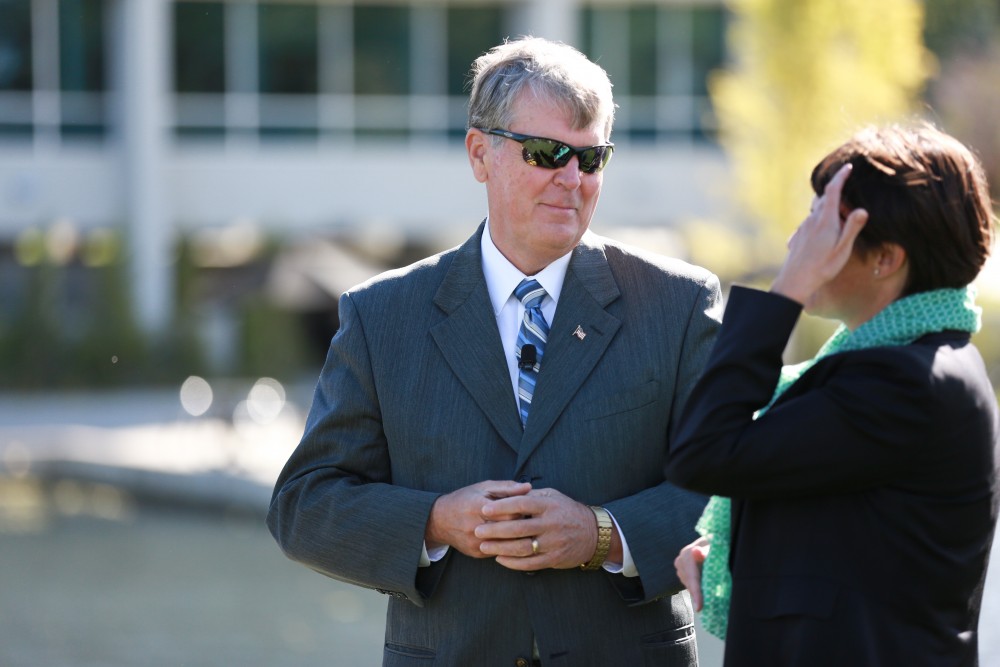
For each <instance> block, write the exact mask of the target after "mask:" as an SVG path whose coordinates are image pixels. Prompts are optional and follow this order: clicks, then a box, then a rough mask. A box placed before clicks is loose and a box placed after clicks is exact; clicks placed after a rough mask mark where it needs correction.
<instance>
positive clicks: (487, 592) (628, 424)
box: [268, 38, 721, 667]
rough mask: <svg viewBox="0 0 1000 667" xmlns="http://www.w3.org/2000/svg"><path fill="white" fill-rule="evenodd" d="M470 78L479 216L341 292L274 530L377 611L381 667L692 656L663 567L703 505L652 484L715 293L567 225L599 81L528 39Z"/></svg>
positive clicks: (605, 153) (713, 320)
mask: <svg viewBox="0 0 1000 667" xmlns="http://www.w3.org/2000/svg"><path fill="white" fill-rule="evenodd" d="M473 74H474V82H473V86H472V94H471V102H470V109H469V130H468V133H467V135H466V140H465V144H466V148H467V150H468V155H469V161H470V163H471V165H472V171H473V174H474V175H475V178H476V180H478V181H480V182H481V183H483V184H485V186H486V193H487V199H488V210H489V216H488V218H487V219H486V221H484V222H483V224H481V225H480V226H479V229H478V230H477V231H476V232H475V234H473V235H472V237H471V238H470V239H469V240H468V241H467V242H466V243H465V244H463V245H462V246H461V247H458V248H456V249H453V250H449V251H447V252H444V253H442V254H440V255H437V256H434V257H431V258H428V259H426V260H424V261H421V262H418V263H417V264H414V265H413V266H409V267H407V268H404V269H400V270H398V271H391V272H388V273H386V274H383V275H381V276H378V277H376V278H374V279H372V280H371V281H369V282H367V283H365V284H364V285H361V286H359V287H357V288H355V289H352V290H350V291H348V292H347V293H346V294H344V296H343V297H342V298H341V301H340V330H339V331H338V332H337V334H336V335H335V336H334V338H333V341H332V343H331V346H330V350H329V356H328V357H327V361H326V365H325V366H324V368H323V372H322V375H321V377H320V380H319V384H318V386H317V388H316V394H315V397H314V402H313V406H312V409H311V411H310V414H309V417H308V420H307V423H306V430H305V435H304V436H303V438H302V441H301V443H300V444H299V446H298V448H297V449H296V451H295V453H294V454H293V455H292V456H291V458H290V459H289V461H288V463H287V465H286V466H285V469H284V470H283V471H282V473H281V476H280V478H279V479H278V482H277V486H276V488H275V492H274V496H273V499H272V503H271V510H270V513H269V515H268V524H269V526H270V529H271V532H272V533H273V534H274V536H275V538H276V539H277V541H278V543H279V544H280V545H281V548H282V549H283V550H284V551H285V553H286V554H288V556H289V557H291V558H293V559H295V560H298V561H301V562H302V563H304V564H306V565H308V566H309V567H312V568H314V569H316V570H318V571H319V572H322V573H323V574H326V575H328V576H330V577H333V578H336V579H339V580H341V581H346V582H349V583H353V584H357V585H359V586H365V587H369V588H374V589H377V590H379V591H380V592H382V593H386V594H388V595H390V596H391V599H390V600H389V609H388V615H387V624H386V636H385V649H384V653H383V655H384V658H383V660H384V662H383V664H385V665H417V664H419V665H430V664H434V665H463V666H464V665H504V666H507V667H510V666H518V665H524V666H527V665H532V664H534V665H544V666H545V667H549V666H550V665H551V666H556V665H567V666H572V667H579V666H581V665H583V666H586V665H608V664H612V665H640V664H650V665H654V664H655V665H660V666H663V667H667V666H672V665H695V664H697V651H696V649H695V642H694V631H693V628H692V612H691V608H690V604H689V603H688V598H687V596H686V595H683V596H682V595H681V594H680V593H679V591H680V590H681V585H680V582H679V581H678V580H677V578H676V574H675V571H674V568H673V556H674V555H675V554H676V553H677V552H678V551H679V550H680V549H681V547H683V546H684V545H686V544H687V543H688V542H690V541H691V540H692V539H694V537H695V533H694V523H695V521H696V520H697V518H698V516H699V515H700V512H701V510H702V507H703V505H704V502H705V498H703V497H701V496H697V495H693V494H690V493H688V492H685V491H681V490H679V489H677V488H675V487H673V486H671V485H670V484H668V483H666V482H665V481H664V478H663V473H662V471H663V469H664V464H665V461H666V458H667V451H668V440H669V438H670V436H671V433H672V432H673V430H674V428H675V425H676V423H677V421H678V418H679V414H680V410H681V408H682V406H683V404H684V401H685V400H686V398H687V396H688V392H689V391H690V389H691V387H692V385H693V384H694V382H695V380H696V379H697V377H698V375H699V373H700V371H701V368H702V365H703V363H704V361H705V358H706V357H707V355H708V352H709V348H710V346H711V344H712V341H713V338H714V336H715V332H716V328H717V326H718V320H719V317H720V315H721V312H720V311H721V305H720V293H719V283H718V280H717V279H716V278H715V276H713V275H712V274H710V273H709V272H707V271H705V270H703V269H700V268H697V267H693V266H690V265H688V264H685V263H683V262H680V261H677V260H671V259H667V258H663V257H659V256H656V255H652V254H647V253H644V252H642V251H640V250H638V249H635V248H629V247H626V246H623V245H620V244H618V243H615V242H612V241H610V240H608V239H604V238H601V237H598V236H597V235H595V234H593V233H592V232H589V231H588V226H589V224H590V220H591V217H592V216H593V213H594V209H595V207H596V205H597V200H598V196H599V195H600V191H601V183H602V179H603V172H602V169H603V168H604V166H605V165H606V164H607V161H608V159H610V157H611V152H612V150H613V146H612V144H610V143H609V141H608V139H609V137H610V134H611V126H612V122H613V118H614V103H613V101H612V97H611V84H610V82H609V81H608V78H607V75H606V73H605V72H604V70H602V69H601V68H599V67H598V66H597V65H595V64H594V63H592V62H590V61H589V60H587V58H586V57H584V56H583V55H582V54H580V53H579V52H578V51H576V50H574V49H572V48H570V47H568V46H565V45H562V44H556V43H552V42H548V41H546V40H542V39H537V38H526V39H522V40H517V41H513V42H509V43H505V44H503V45H500V46H498V47H496V48H494V49H493V50H491V51H490V52H488V53H486V54H484V55H483V56H481V57H480V58H479V59H477V61H476V63H475V64H474V67H473Z"/></svg>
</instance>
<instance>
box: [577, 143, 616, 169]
mask: <svg viewBox="0 0 1000 667" xmlns="http://www.w3.org/2000/svg"><path fill="white" fill-rule="evenodd" d="M611 151H612V148H611V146H594V147H593V148H587V149H585V150H583V151H580V171H582V172H583V173H585V174H593V173H594V172H597V171H600V170H601V169H604V165H606V164H607V163H608V160H610V159H611Z"/></svg>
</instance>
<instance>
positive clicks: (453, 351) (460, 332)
mask: <svg viewBox="0 0 1000 667" xmlns="http://www.w3.org/2000/svg"><path fill="white" fill-rule="evenodd" d="M482 233H483V225H480V227H479V231H478V232H477V233H475V234H473V235H472V238H470V239H469V240H468V241H466V242H465V244H463V245H462V247H460V248H459V249H458V251H457V252H456V253H455V259H454V260H453V261H452V264H451V266H450V267H449V269H448V273H447V275H446V276H445V278H444V280H443V281H442V282H441V286H440V287H439V288H438V291H437V294H436V295H435V297H434V303H435V304H436V305H437V306H438V307H439V308H441V310H443V311H444V312H445V314H446V315H447V317H446V318H445V319H444V320H442V321H441V322H439V323H438V324H436V325H434V326H433V327H431V331H430V333H431V336H432V337H433V338H434V342H435V343H437V346H438V348H439V349H440V350H441V354H442V355H443V356H444V358H445V361H446V362H447V363H448V365H449V366H450V367H451V370H452V371H453V372H454V373H455V375H456V376H457V377H458V379H459V381H460V382H461V383H462V386H464V387H465V389H466V391H468V392H469V394H471V395H472V398H473V400H475V402H476V404H477V405H479V408H480V409H481V410H482V411H483V414H484V415H486V417H487V419H489V421H490V423H491V424H492V425H493V428H495V429H496V431H497V433H499V434H500V437H501V438H503V440H504V441H505V442H506V443H507V444H508V445H509V446H510V447H511V448H512V449H514V450H517V449H518V445H519V443H520V441H521V436H522V431H521V421H520V419H519V418H518V414H517V405H516V403H515V400H514V392H513V390H512V388H511V385H510V375H509V372H508V370H507V362H506V360H505V359H504V356H503V344H502V343H501V342H500V333H499V332H498V330H497V323H496V318H495V317H494V316H493V307H492V305H491V304H490V297H489V291H488V289H487V287H486V279H485V278H484V277H483V263H482V254H481V250H480V239H481V237H482ZM442 400H444V401H447V400H448V397H446V396H445V397H442Z"/></svg>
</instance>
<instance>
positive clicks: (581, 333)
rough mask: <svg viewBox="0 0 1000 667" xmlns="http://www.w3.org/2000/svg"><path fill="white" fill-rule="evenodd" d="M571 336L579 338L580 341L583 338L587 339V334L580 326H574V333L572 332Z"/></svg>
mask: <svg viewBox="0 0 1000 667" xmlns="http://www.w3.org/2000/svg"><path fill="white" fill-rule="evenodd" d="M573 335H574V336H576V337H577V338H579V339H580V340H583V339H584V338H586V337H587V333H586V332H585V331H584V330H583V327H582V326H580V325H579V324H577V325H576V331H574V332H573Z"/></svg>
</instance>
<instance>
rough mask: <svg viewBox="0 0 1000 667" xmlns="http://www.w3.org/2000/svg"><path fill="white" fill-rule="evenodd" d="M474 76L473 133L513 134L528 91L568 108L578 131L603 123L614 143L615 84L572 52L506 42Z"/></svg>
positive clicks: (536, 40)
mask: <svg viewBox="0 0 1000 667" xmlns="http://www.w3.org/2000/svg"><path fill="white" fill-rule="evenodd" d="M470 75H471V78H472V91H471V94H470V96H469V127H470V128H471V127H478V128H485V129H489V128H503V129H507V128H509V126H510V123H511V122H512V121H513V119H514V104H515V102H516V101H517V99H518V97H519V96H520V95H521V93H522V92H523V91H525V90H529V91H531V92H532V93H534V94H535V95H536V96H537V97H540V98H543V99H549V100H552V101H553V102H555V103H556V104H558V105H560V106H562V107H564V108H565V109H566V111H567V112H568V113H569V114H570V117H571V123H572V126H573V128H574V129H583V128H587V127H590V126H592V125H594V124H598V123H603V125H604V138H605V140H607V139H609V138H610V137H611V127H612V125H613V124H614V120H615V103H614V99H613V98H612V95H611V80H610V79H609V78H608V74H607V72H605V71H604V70H603V69H602V68H601V67H600V66H598V65H597V64H596V63H594V62H592V61H590V60H589V59H588V58H587V56H585V55H583V54H582V53H580V52H579V51H577V50H576V49H575V48H573V47H572V46H569V45H567V44H563V43H561V42H552V41H549V40H547V39H542V38H540V37H522V38H520V39H517V40H513V41H505V42H504V43H503V44H500V45H498V46H495V47H493V48H492V49H490V50H489V51H487V52H486V53H484V54H483V55H481V56H479V57H478V58H476V60H475V62H473V63H472V70H471V72H470Z"/></svg>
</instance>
